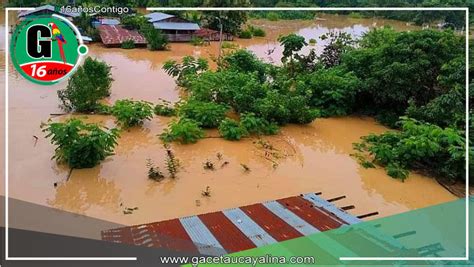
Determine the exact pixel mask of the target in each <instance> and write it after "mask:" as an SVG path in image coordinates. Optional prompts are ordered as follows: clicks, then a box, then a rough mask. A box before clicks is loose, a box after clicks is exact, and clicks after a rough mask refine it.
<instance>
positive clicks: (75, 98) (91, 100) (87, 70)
mask: <svg viewBox="0 0 474 267" xmlns="http://www.w3.org/2000/svg"><path fill="white" fill-rule="evenodd" d="M110 68H111V67H110V66H109V65H107V64H106V63H105V62H102V61H99V60H96V59H93V58H91V57H88V58H86V60H85V61H84V64H82V66H79V68H77V71H76V72H75V73H74V74H73V75H72V76H71V78H70V79H69V80H68V83H67V86H66V88H65V89H63V90H59V91H58V97H59V99H60V100H61V102H62V108H63V109H65V110H67V111H75V112H83V113H89V112H94V111H96V109H98V108H99V100H101V99H103V98H105V97H107V96H109V95H110V87H111V86H112V81H113V79H112V74H111V72H110Z"/></svg>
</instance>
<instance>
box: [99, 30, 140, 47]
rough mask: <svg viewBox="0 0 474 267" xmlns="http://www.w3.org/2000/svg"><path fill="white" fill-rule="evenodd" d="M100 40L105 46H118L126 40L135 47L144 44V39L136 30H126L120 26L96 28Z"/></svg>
mask: <svg viewBox="0 0 474 267" xmlns="http://www.w3.org/2000/svg"><path fill="white" fill-rule="evenodd" d="M97 29H98V30H99V33H100V39H102V43H104V44H105V45H120V44H122V42H124V41H127V40H133V41H134V42H135V44H136V45H143V44H146V39H145V37H143V36H142V35H141V34H140V33H138V31H136V30H127V29H125V28H123V27H122V26H120V25H100V26H98V27H97Z"/></svg>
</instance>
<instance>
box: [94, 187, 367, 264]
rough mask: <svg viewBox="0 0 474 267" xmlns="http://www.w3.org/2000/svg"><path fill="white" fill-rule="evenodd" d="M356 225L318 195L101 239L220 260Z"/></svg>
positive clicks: (104, 234)
mask: <svg viewBox="0 0 474 267" xmlns="http://www.w3.org/2000/svg"><path fill="white" fill-rule="evenodd" d="M336 210H337V211H336ZM341 217H344V218H341ZM357 222H360V220H359V219H356V217H355V216H353V215H350V214H348V213H346V212H345V211H343V210H340V209H339V208H337V207H336V206H335V205H334V204H332V203H330V202H327V201H326V200H324V199H322V198H320V197H319V196H317V195H316V194H306V195H301V196H297V197H289V198H284V199H279V200H276V201H268V202H264V203H257V204H253V205H248V206H243V207H240V208H234V209H227V210H223V211H219V212H212V213H207V214H201V215H196V216H189V217H184V218H181V219H173V220H167V221H162V222H156V223H150V224H143V225H139V226H129V227H124V228H120V229H113V230H106V231H103V232H102V239H103V240H107V241H111V242H116V243H126V244H132V245H137V246H138V245H141V246H149V247H163V248H168V249H173V250H178V251H199V252H200V253H203V254H207V255H219V254H225V253H232V252H237V251H242V250H246V249H251V248H255V247H260V246H264V245H267V244H271V243H275V242H281V241H284V240H289V239H293V238H296V237H299V236H307V235H311V234H314V233H317V232H319V231H325V230H329V229H335V228H338V227H340V226H342V225H346V224H353V223H357ZM334 245H335V246H336V245H337V244H334Z"/></svg>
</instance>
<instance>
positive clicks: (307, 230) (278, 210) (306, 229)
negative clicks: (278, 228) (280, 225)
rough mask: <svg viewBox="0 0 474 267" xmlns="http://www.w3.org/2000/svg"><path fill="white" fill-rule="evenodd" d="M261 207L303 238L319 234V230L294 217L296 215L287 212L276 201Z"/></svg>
mask: <svg viewBox="0 0 474 267" xmlns="http://www.w3.org/2000/svg"><path fill="white" fill-rule="evenodd" d="M263 205H264V206H265V207H266V208H267V209H268V210H270V211H271V212H273V214H275V215H276V216H278V217H279V218H281V219H282V220H284V221H285V222H286V223H287V224H289V225H291V226H292V227H293V228H294V229H296V230H297V231H298V232H300V233H301V234H303V235H305V236H306V235H311V234H314V233H317V232H319V230H318V229H316V228H315V227H314V226H312V225H311V224H309V223H307V222H306V221H305V220H303V219H301V218H300V217H298V216H296V214H294V213H293V212H291V211H289V210H288V209H287V208H285V207H283V205H281V204H280V203H278V202H276V201H268V202H265V203H263Z"/></svg>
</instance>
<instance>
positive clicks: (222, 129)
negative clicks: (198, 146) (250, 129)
mask: <svg viewBox="0 0 474 267" xmlns="http://www.w3.org/2000/svg"><path fill="white" fill-rule="evenodd" d="M219 133H220V135H221V136H222V137H224V139H226V140H231V141H236V140H240V139H241V138H242V137H244V136H246V135H247V134H248V133H247V130H246V129H245V128H244V127H242V126H241V125H240V124H239V123H238V122H237V121H235V120H232V119H229V118H226V119H225V120H223V121H222V122H221V124H220V125H219Z"/></svg>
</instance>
